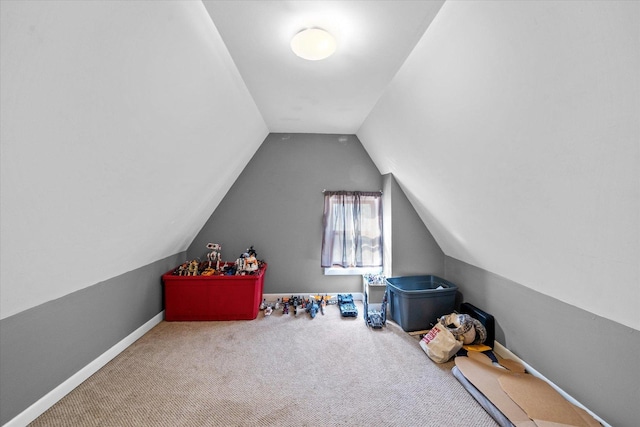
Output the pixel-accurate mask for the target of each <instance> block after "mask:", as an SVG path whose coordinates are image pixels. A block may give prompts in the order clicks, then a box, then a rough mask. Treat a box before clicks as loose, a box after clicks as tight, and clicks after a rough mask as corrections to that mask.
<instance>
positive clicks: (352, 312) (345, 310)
mask: <svg viewBox="0 0 640 427" xmlns="http://www.w3.org/2000/svg"><path fill="white" fill-rule="evenodd" d="M338 307H340V314H341V315H342V317H358V307H356V305H355V304H354V303H353V295H351V294H338Z"/></svg>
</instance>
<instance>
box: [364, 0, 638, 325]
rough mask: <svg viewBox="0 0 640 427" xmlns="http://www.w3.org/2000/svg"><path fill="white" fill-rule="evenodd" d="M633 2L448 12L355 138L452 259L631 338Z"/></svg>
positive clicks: (634, 291) (461, 7) (634, 290)
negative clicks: (610, 323)
mask: <svg viewBox="0 0 640 427" xmlns="http://www.w3.org/2000/svg"><path fill="white" fill-rule="evenodd" d="M639 6H640V3H638V2H625V1H619V2H588V1H585V2H580V3H579V4H576V3H575V2H562V1H554V2H505V1H495V2H491V1H482V2H466V1H465V2H457V1H448V2H446V3H445V4H444V6H443V7H442V9H441V10H440V12H439V14H438V15H437V16H436V18H435V20H434V21H433V23H432V24H431V26H430V27H429V29H428V30H427V32H426V33H425V35H424V36H423V38H422V39H421V41H420V42H419V43H418V45H417V46H416V48H415V49H414V51H413V52H412V54H411V55H410V56H409V58H408V59H407V61H406V62H405V64H404V66H403V67H402V69H401V70H400V72H399V73H398V74H397V75H396V77H395V79H394V80H393V82H392V83H391V85H390V87H389V88H388V90H387V91H386V93H385V94H384V95H383V96H382V98H381V99H380V100H379V102H378V104H377V106H376V107H375V108H374V110H373V111H372V113H371V114H370V115H369V116H368V118H367V120H366V121H365V123H364V124H363V126H362V127H361V129H360V130H359V131H358V133H357V135H358V137H359V138H360V140H361V141H362V143H363V145H364V146H365V148H366V149H367V151H368V152H369V154H370V155H371V157H372V159H373V160H374V162H375V163H376V165H377V166H378V168H379V169H380V171H381V173H383V174H384V173H388V172H392V173H393V174H394V175H395V177H396V178H397V180H398V182H399V183H400V185H401V186H402V187H403V188H404V190H405V192H406V193H407V195H408V196H409V197H410V199H411V200H412V202H413V203H414V206H415V207H416V209H417V210H418V212H419V214H420V216H421V218H422V219H423V221H424V222H425V223H426V224H427V226H428V227H429V229H430V230H431V232H432V233H433V234H434V236H435V238H436V240H437V241H438V243H439V244H440V246H441V247H442V248H443V250H444V252H445V253H446V254H447V255H449V256H451V257H454V258H457V259H459V260H462V261H465V262H467V263H469V264H473V265H475V266H478V267H481V268H483V269H486V270H489V271H491V272H493V273H496V274H499V275H501V276H504V277H506V278H508V279H511V280H513V281H516V282H519V283H521V284H523V285H525V286H528V287H530V288H532V289H534V290H536V291H539V292H542V293H544V294H547V295H550V296H552V297H555V298H557V299H559V300H561V301H564V302H567V303H569V304H572V305H575V306H577V307H580V308H583V309H585V310H588V311H590V312H592V313H595V314H597V315H600V316H603V317H605V318H608V319H611V320H614V321H617V322H620V323H622V324H624V325H628V326H631V327H633V328H635V329H640V315H639V314H638V313H639V312H638V309H637V307H638V303H639V302H640V287H639V286H638V283H640V274H639V268H640V267H639V262H638V260H640V248H639V240H640V230H639V223H640V221H639V219H640V200H639V199H640V195H639V186H640V172H639V170H638V164H639V161H640V147H639V141H640V131H639V120H638V117H640V106H639V103H640V100H639V96H638V94H639V76H638V74H636V73H637V70H638V69H639V68H640V67H639V66H640V58H639V55H640V45H639V44H640V36H639V29H638V27H637V22H638V17H639V13H640V9H639Z"/></svg>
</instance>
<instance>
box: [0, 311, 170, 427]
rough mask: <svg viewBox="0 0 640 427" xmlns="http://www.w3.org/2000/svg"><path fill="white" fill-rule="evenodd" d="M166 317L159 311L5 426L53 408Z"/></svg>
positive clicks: (12, 426)
mask: <svg viewBox="0 0 640 427" xmlns="http://www.w3.org/2000/svg"><path fill="white" fill-rule="evenodd" d="M163 319H164V311H162V312H161V313H158V314H157V315H156V316H154V317H153V318H152V319H151V320H149V321H148V322H147V323H145V324H144V325H142V326H140V327H139V328H138V329H136V330H135V331H133V332H132V333H131V334H129V335H128V336H127V337H125V338H124V339H123V340H122V341H120V342H119V343H117V344H116V345H114V346H113V347H111V348H110V349H109V350H107V351H106V352H104V353H103V354H101V355H100V356H99V357H98V358H97V359H95V360H94V361H93V362H91V363H89V364H88V365H87V366H85V367H84V368H82V369H81V370H79V371H78V372H76V373H75V374H74V375H72V376H71V377H70V378H69V379H68V380H66V381H65V382H63V383H62V384H60V385H59V386H58V387H56V388H54V389H53V390H51V391H50V392H49V393H47V394H46V395H44V396H43V397H42V398H41V399H39V400H38V401H37V402H35V403H34V404H33V405H31V406H29V407H28V408H27V409H25V410H24V411H22V412H21V413H20V414H18V415H16V416H15V417H14V418H13V419H12V420H11V421H9V422H8V423H6V424H4V425H3V427H24V426H26V425H27V424H29V423H30V422H32V421H33V420H35V419H36V418H38V417H39V416H40V415H42V414H43V413H44V412H45V411H46V410H47V409H49V408H51V407H52V406H53V405H55V404H56V402H58V401H59V400H60V399H62V398H63V397H65V396H66V395H67V394H69V392H71V390H73V389H74V388H76V387H77V386H79V385H80V384H81V383H82V382H83V381H84V380H86V379H87V378H89V377H90V376H91V375H93V374H95V373H96V372H97V371H98V370H99V369H100V368H102V367H103V366H104V365H106V364H107V363H109V361H111V359H113V358H114V357H116V356H117V355H118V354H120V353H122V352H123V351H124V350H125V349H126V348H127V347H129V346H130V345H131V344H133V343H134V342H135V341H136V340H137V339H138V338H140V337H142V336H143V335H144V334H146V333H147V332H149V331H150V330H151V329H152V328H153V327H154V326H156V325H157V324H158V323H160V322H162V320H163Z"/></svg>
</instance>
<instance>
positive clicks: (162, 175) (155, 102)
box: [0, 1, 268, 318]
mask: <svg viewBox="0 0 640 427" xmlns="http://www.w3.org/2000/svg"><path fill="white" fill-rule="evenodd" d="M1 17H2V21H1V31H2V33H1V39H0V42H1V55H2V56H1V67H2V68H1V79H2V81H1V90H2V96H1V99H2V105H1V122H2V127H1V128H2V130H1V140H2V156H1V159H2V160H1V161H2V164H1V173H2V176H1V186H2V187H1V194H2V204H1V233H2V248H1V258H2V269H1V280H0V287H1V290H0V296H1V300H0V301H1V306H0V312H1V315H2V318H5V317H8V316H10V315H12V314H15V313H18V312H20V311H23V310H25V309H27V308H30V307H33V306H36V305H39V304H41V303H43V302H46V301H49V300H52V299H55V298H58V297H61V296H64V295H66V294H68V293H70V292H73V291H75V290H78V289H81V288H84V287H86V286H90V285H92V284H95V283H97V282H100V281H102V280H106V279H108V278H111V277H115V276H117V275H120V274H122V273H124V272H127V271H130V270H133V269H135V268H138V267H140V266H143V265H146V264H148V263H151V262H154V261H156V260H159V259H162V258H165V257H167V256H170V255H173V254H176V253H179V252H181V251H184V250H186V248H187V246H188V244H189V243H190V242H191V240H192V239H193V237H194V236H195V235H196V234H197V232H198V230H199V229H200V227H202V224H203V223H204V222H205V221H206V219H207V218H208V217H209V215H210V214H211V212H212V211H213V210H214V209H215V207H216V206H217V204H218V203H219V201H220V200H221V199H222V197H223V196H224V194H225V193H226V192H227V190H228V189H229V188H230V187H231V185H232V184H233V182H234V181H235V179H236V177H237V176H238V175H239V173H240V172H241V171H242V169H243V168H244V166H245V164H246V163H247V162H248V161H249V159H250V158H251V156H252V155H253V154H254V152H255V150H256V149H257V148H258V146H259V145H260V144H261V142H262V141H263V140H264V138H265V137H266V135H267V134H268V130H267V127H266V125H265V123H264V121H263V120H262V117H261V115H260V113H259V112H258V109H257V107H256V106H255V103H254V102H253V99H252V98H251V96H250V94H249V92H248V90H247V88H246V86H245V84H244V82H243V81H242V79H241V77H240V75H239V73H238V71H237V69H236V67H235V65H234V64H233V61H232V60H231V57H230V56H229V53H228V51H227V49H226V47H225V46H224V44H223V42H222V40H221V38H220V36H219V34H218V32H217V30H216V29H215V27H214V25H213V23H212V22H211V19H210V17H209V15H208V13H207V12H206V10H205V8H204V6H203V5H202V3H200V2H22V1H2V5H1Z"/></svg>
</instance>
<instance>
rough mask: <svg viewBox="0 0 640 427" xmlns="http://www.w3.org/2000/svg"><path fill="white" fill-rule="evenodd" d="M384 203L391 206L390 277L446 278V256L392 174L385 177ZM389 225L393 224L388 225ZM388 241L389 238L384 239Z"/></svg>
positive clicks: (386, 223)
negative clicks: (428, 276)
mask: <svg viewBox="0 0 640 427" xmlns="http://www.w3.org/2000/svg"><path fill="white" fill-rule="evenodd" d="M383 180H384V197H385V199H384V202H385V203H386V204H387V205H390V210H391V212H390V214H391V218H386V217H385V220H390V221H387V222H385V226H387V225H390V228H391V247H392V252H391V272H390V276H412V275H421V274H434V275H436V276H441V277H442V276H443V275H444V253H443V252H442V250H441V249H440V246H438V243H436V241H435V239H434V238H433V236H432V235H431V233H430V232H429V230H428V229H427V227H426V226H425V225H424V222H422V220H421V219H420V217H419V216H418V214H417V213H416V211H415V209H414V208H413V205H411V202H409V199H407V196H406V195H405V193H404V191H403V190H402V188H400V185H398V182H397V181H396V180H395V178H394V176H393V175H392V174H386V175H384V176H383ZM389 222H390V224H389ZM385 237H386V236H385Z"/></svg>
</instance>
